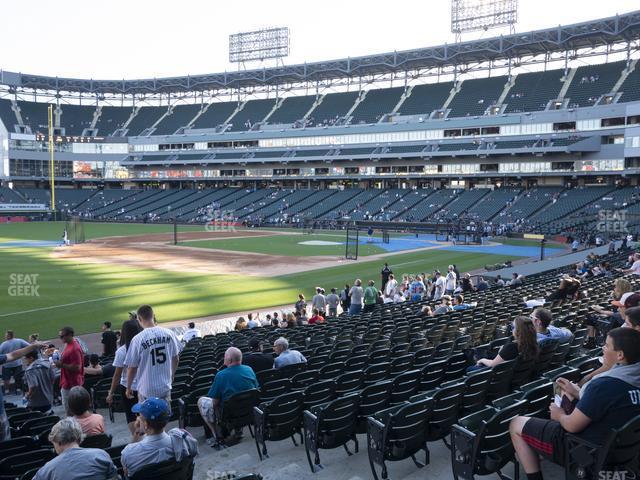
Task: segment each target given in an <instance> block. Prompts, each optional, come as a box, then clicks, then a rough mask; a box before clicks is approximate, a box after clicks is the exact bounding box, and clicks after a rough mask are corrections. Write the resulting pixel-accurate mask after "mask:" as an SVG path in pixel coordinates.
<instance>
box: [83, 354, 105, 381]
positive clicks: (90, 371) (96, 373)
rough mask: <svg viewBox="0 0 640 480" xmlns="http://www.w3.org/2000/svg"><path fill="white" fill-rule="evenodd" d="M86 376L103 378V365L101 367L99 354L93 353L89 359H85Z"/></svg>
mask: <svg viewBox="0 0 640 480" xmlns="http://www.w3.org/2000/svg"><path fill="white" fill-rule="evenodd" d="M85 360H88V362H87V361H85V367H84V375H85V377H88V376H92V377H102V365H100V357H99V356H98V354H97V353H92V354H91V355H89V357H85ZM87 363H88V365H86V364H87Z"/></svg>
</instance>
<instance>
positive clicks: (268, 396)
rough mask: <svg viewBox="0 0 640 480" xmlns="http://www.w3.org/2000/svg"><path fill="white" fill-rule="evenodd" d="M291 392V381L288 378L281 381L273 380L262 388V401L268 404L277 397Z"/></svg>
mask: <svg viewBox="0 0 640 480" xmlns="http://www.w3.org/2000/svg"><path fill="white" fill-rule="evenodd" d="M289 390H291V380H289V379H288V378H281V379H279V380H271V381H270V382H266V383H263V384H262V386H261V387H260V401H261V402H268V401H269V400H273V399H274V398H276V397H279V396H280V395H282V394H283V393H287V392H288V391H289Z"/></svg>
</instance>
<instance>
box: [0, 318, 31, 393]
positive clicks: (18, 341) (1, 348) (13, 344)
mask: <svg viewBox="0 0 640 480" xmlns="http://www.w3.org/2000/svg"><path fill="white" fill-rule="evenodd" d="M4 339H5V340H4V342H2V343H1V344H0V354H4V355H7V354H9V353H11V352H15V351H16V350H19V349H21V348H24V347H26V346H28V345H29V343H27V342H26V341H24V340H23V339H22V338H15V335H14V333H13V330H7V331H6V332H5V334H4ZM19 358H20V357H18V359H17V360H13V361H9V362H7V363H5V364H4V365H3V366H2V381H3V382H4V391H5V393H9V392H10V388H11V379H12V378H13V380H14V391H15V392H17V391H18V386H19V385H20V381H21V380H22V363H21V362H20V359H19Z"/></svg>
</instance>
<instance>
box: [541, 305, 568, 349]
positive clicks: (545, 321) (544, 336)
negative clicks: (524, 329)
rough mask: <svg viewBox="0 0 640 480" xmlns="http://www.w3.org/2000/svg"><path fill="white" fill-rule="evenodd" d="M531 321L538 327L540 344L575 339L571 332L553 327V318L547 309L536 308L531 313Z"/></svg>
mask: <svg viewBox="0 0 640 480" xmlns="http://www.w3.org/2000/svg"><path fill="white" fill-rule="evenodd" d="M531 320H533V325H534V327H536V337H537V339H538V343H539V342H542V341H544V340H558V341H559V342H564V341H567V340H571V339H572V338H573V333H571V330H568V329H566V328H559V327H554V326H553V325H551V321H552V320H553V316H552V315H551V312H550V311H549V310H547V309H546V308H542V307H540V308H536V309H535V310H534V311H533V312H532V313H531Z"/></svg>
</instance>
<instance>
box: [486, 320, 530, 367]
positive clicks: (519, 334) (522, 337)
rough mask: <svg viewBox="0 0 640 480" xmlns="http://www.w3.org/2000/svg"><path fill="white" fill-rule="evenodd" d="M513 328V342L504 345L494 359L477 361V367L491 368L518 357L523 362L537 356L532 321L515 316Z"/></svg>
mask: <svg viewBox="0 0 640 480" xmlns="http://www.w3.org/2000/svg"><path fill="white" fill-rule="evenodd" d="M514 326H515V328H514V329H513V341H511V342H509V343H506V344H504V345H503V346H502V348H500V351H499V352H498V355H497V356H496V358H494V359H488V358H481V359H480V360H478V362H477V366H484V367H490V368H493V367H495V366H496V365H499V364H501V363H502V362H504V361H508V360H515V359H516V358H518V356H519V357H520V358H522V359H523V360H529V359H531V358H536V357H537V356H538V342H537V340H536V329H535V327H534V326H533V321H532V320H531V319H530V318H528V317H524V316H517V317H516V319H515V322H514Z"/></svg>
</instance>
